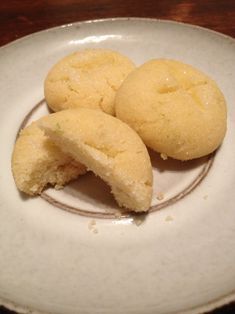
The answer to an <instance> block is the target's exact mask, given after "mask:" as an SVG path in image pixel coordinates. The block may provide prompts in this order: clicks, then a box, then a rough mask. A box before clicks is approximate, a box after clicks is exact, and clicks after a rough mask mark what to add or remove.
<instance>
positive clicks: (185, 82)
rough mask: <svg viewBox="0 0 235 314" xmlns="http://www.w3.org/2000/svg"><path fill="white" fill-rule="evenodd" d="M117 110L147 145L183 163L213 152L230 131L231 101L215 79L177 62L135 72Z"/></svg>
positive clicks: (154, 63) (152, 64) (119, 97)
mask: <svg viewBox="0 0 235 314" xmlns="http://www.w3.org/2000/svg"><path fill="white" fill-rule="evenodd" d="M115 112H116V116H117V117H118V118H119V119H121V120H122V121H124V122H126V123H127V124H129V125H130V126H131V127H132V128H133V129H134V130H136V131H137V133H138V134H139V135H140V137H141V138H142V139H143V141H144V143H145V144H146V145H147V146H149V147H151V148H152V149H154V150H155V151H157V152H159V153H161V154H162V156H165V157H167V156H169V157H172V158H175V159H179V160H189V159H194V158H198V157H202V156H204V155H207V154H209V153H211V152H213V151H214V150H216V149H217V148H218V146H219V145H220V144H221V142H222V141H223V138H224V136H225V132H226V103H225V99H224V97H223V94H222V93H221V91H220V90H219V88H218V86H217V85H216V83H215V81H213V80H212V79H211V78H209V77H208V76H207V75H205V74H204V73H202V72H200V71H199V70H197V69H195V68H193V67H192V66H190V65H187V64H183V63H181V62H178V61H174V60H167V59H159V60H157V59H156V60H151V61H148V62H146V63H145V64H143V65H142V66H140V67H139V68H137V69H136V70H134V71H133V72H132V73H131V74H130V75H129V76H128V77H127V78H126V80H125V81H124V82H123V84H122V85H121V87H120V89H119V90H118V92H117V94H116V99H115Z"/></svg>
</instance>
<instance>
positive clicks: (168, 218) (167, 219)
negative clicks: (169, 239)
mask: <svg viewBox="0 0 235 314" xmlns="http://www.w3.org/2000/svg"><path fill="white" fill-rule="evenodd" d="M172 220H174V219H173V217H172V216H166V218H165V221H172Z"/></svg>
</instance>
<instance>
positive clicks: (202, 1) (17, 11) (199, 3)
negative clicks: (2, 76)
mask: <svg viewBox="0 0 235 314" xmlns="http://www.w3.org/2000/svg"><path fill="white" fill-rule="evenodd" d="M129 16H135V17H152V18H160V19H169V20H175V21H180V22H186V23H191V24H196V25H200V26H204V27H207V28H210V29H213V30H216V31H219V32H222V33H224V34H227V35H230V36H232V37H235V0H185V1H180V0H142V1H140V0H21V1H20V0H8V1H4V0H2V1H1V2H0V46H2V45H5V44H7V43H9V42H10V41H13V40H15V39H18V38H20V37H22V36H25V35H28V34H30V33H33V32H36V31H40V30H42V29H46V28H49V27H53V26H57V25H61V24H67V23H71V22H75V21H81V20H87V19H98V18H108V17H129ZM10 313H13V312H10V311H8V310H6V309H3V308H0V314H10ZM229 313H230V314H235V303H233V304H230V305H228V306H224V307H223V308H221V309H218V310H215V311H213V314H229ZM110 314H112V313H110ZM123 314H125V313H123ZM143 314H144V313H143ZM156 314H157V313H156ZM211 314H212V313H211Z"/></svg>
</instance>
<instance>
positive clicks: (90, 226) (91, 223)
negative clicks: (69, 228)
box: [88, 219, 96, 230]
mask: <svg viewBox="0 0 235 314" xmlns="http://www.w3.org/2000/svg"><path fill="white" fill-rule="evenodd" d="M95 225H96V221H95V220H94V219H92V220H90V221H89V223H88V229H89V230H93V229H94V226H95Z"/></svg>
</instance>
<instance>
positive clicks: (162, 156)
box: [160, 153, 168, 160]
mask: <svg viewBox="0 0 235 314" xmlns="http://www.w3.org/2000/svg"><path fill="white" fill-rule="evenodd" d="M160 156H161V158H162V159H163V160H167V158H168V157H167V155H166V154H164V153H161V155H160Z"/></svg>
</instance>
